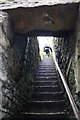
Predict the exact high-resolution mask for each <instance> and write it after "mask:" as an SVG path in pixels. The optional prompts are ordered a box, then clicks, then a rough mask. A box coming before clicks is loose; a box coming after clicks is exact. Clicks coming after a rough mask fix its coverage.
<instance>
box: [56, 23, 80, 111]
mask: <svg viewBox="0 0 80 120" xmlns="http://www.w3.org/2000/svg"><path fill="white" fill-rule="evenodd" d="M77 26H78V27H77V29H75V31H74V32H73V33H72V34H71V35H70V36H68V37H66V38H54V49H55V52H56V58H57V61H58V64H59V66H60V68H61V71H62V73H63V75H64V77H65V79H66V82H67V84H68V86H69V89H70V91H71V93H72V95H73V98H74V100H75V102H76V104H77V106H78V108H79V110H80V97H79V89H80V84H79V83H80V80H79V79H80V75H79V74H80V71H79V68H80V67H79V48H80V47H79V45H80V44H79V34H80V31H79V29H78V28H79V21H78V22H77ZM75 28H76V26H75Z"/></svg>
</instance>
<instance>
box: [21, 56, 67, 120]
mask: <svg viewBox="0 0 80 120" xmlns="http://www.w3.org/2000/svg"><path fill="white" fill-rule="evenodd" d="M63 94H64V93H63V88H62V85H61V82H60V79H58V75H57V71H56V68H55V65H54V62H53V60H52V57H47V56H46V57H45V58H44V60H43V61H41V64H40V66H39V68H38V71H37V75H36V79H35V82H34V92H33V95H32V98H31V99H30V100H29V101H27V104H26V111H25V112H24V114H23V116H24V118H26V119H27V120H32V119H34V118H35V119H40V120H44V119H45V120H48V119H50V120H51V119H53V118H54V119H53V120H62V118H64V119H65V120H67V118H66V112H65V111H66V103H65V97H64V95H63Z"/></svg>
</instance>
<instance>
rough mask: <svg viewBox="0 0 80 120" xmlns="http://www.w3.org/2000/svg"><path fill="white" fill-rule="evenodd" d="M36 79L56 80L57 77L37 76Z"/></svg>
mask: <svg viewBox="0 0 80 120" xmlns="http://www.w3.org/2000/svg"><path fill="white" fill-rule="evenodd" d="M36 79H58V77H57V76H37V77H36Z"/></svg>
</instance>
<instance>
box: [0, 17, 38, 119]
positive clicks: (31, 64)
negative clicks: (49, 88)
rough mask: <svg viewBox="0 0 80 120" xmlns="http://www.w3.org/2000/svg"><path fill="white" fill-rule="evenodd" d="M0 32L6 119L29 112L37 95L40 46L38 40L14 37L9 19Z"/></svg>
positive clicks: (18, 35) (6, 18) (2, 25)
mask: <svg viewBox="0 0 80 120" xmlns="http://www.w3.org/2000/svg"><path fill="white" fill-rule="evenodd" d="M0 29H1V31H2V33H1V34H0V36H1V39H0V47H1V51H0V52H1V54H0V55H1V59H2V63H1V64H2V68H1V74H2V76H0V77H2V78H0V79H1V86H2V92H1V95H2V99H1V101H0V103H1V105H2V107H3V111H5V113H6V114H4V116H6V117H7V116H8V115H11V116H14V115H16V116H17V115H18V113H19V115H20V112H21V111H23V109H25V104H26V101H27V100H28V99H29V98H30V96H31V94H32V92H33V88H34V77H35V71H36V69H37V67H38V64H39V61H40V56H39V45H38V41H37V37H33V38H32V37H28V36H26V35H24V34H16V33H14V32H13V30H12V25H11V24H10V21H9V19H8V16H7V17H5V19H3V22H2V23H1V25H0ZM1 40H2V41H1ZM4 74H5V75H4ZM3 76H5V78H4V77H3ZM3 79H4V80H3ZM3 113H4V112H3Z"/></svg>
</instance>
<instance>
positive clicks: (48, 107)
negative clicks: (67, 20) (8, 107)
mask: <svg viewBox="0 0 80 120" xmlns="http://www.w3.org/2000/svg"><path fill="white" fill-rule="evenodd" d="M25 107H26V111H27V112H42V113H44V112H60V111H64V110H65V100H59V101H27V102H26V106H25Z"/></svg>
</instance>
